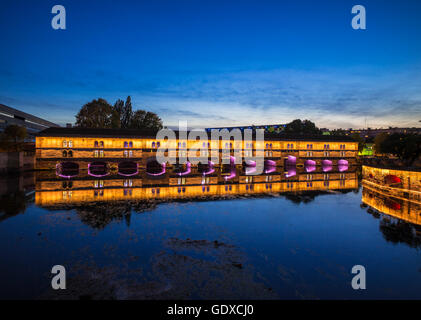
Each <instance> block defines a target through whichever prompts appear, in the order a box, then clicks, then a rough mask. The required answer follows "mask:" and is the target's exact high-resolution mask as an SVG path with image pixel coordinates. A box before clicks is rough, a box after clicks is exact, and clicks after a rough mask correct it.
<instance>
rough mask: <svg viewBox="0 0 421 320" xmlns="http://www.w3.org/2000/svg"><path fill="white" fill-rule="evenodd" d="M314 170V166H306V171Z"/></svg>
mask: <svg viewBox="0 0 421 320" xmlns="http://www.w3.org/2000/svg"><path fill="white" fill-rule="evenodd" d="M313 171H316V166H306V172H313Z"/></svg>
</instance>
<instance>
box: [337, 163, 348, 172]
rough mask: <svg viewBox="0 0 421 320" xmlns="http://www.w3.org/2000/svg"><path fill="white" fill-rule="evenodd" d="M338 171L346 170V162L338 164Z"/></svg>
mask: <svg viewBox="0 0 421 320" xmlns="http://www.w3.org/2000/svg"><path fill="white" fill-rule="evenodd" d="M338 169H339V172H344V171H347V170H348V164H339V165H338Z"/></svg>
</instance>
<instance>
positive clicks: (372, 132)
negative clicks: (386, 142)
mask: <svg viewBox="0 0 421 320" xmlns="http://www.w3.org/2000/svg"><path fill="white" fill-rule="evenodd" d="M355 133H357V134H359V135H360V137H362V138H365V139H372V138H375V137H376V136H377V135H378V134H380V133H387V134H393V133H403V134H421V128H392V127H391V128H387V129H370V128H368V129H355V130H354V129H348V130H345V134H346V135H352V134H355Z"/></svg>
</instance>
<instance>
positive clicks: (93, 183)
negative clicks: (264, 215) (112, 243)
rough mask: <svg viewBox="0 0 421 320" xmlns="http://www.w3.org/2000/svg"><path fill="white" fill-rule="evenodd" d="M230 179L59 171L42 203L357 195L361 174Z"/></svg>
mask: <svg viewBox="0 0 421 320" xmlns="http://www.w3.org/2000/svg"><path fill="white" fill-rule="evenodd" d="M227 177H228V176H226V175H224V171H223V170H218V171H215V172H213V173H211V174H209V175H203V173H201V172H199V171H198V170H193V171H192V172H191V174H190V175H188V176H183V177H181V176H179V175H178V174H177V173H168V174H166V175H165V176H163V177H160V178H159V179H156V178H155V177H153V176H149V175H148V174H146V173H143V174H140V175H138V176H136V177H125V176H121V175H119V174H116V173H113V174H110V175H108V176H105V177H102V178H98V177H92V176H89V175H87V174H85V175H79V176H77V177H75V178H72V179H63V178H60V177H58V176H56V175H55V173H54V172H39V173H38V176H37V179H36V197H35V199H36V204H37V205H40V206H46V207H48V206H60V205H81V204H89V203H97V202H102V201H105V202H107V201H110V202H112V201H143V200H152V199H157V200H162V201H166V200H177V199H205V198H208V197H210V198H215V197H216V198H218V197H221V198H224V197H227V196H228V197H231V196H237V195H264V194H273V193H296V192H307V191H330V190H352V189H356V188H358V178H357V175H356V172H355V170H353V169H350V170H349V171H347V172H339V171H334V170H332V171H329V172H328V173H327V172H323V170H316V171H315V172H312V173H308V172H306V170H305V169H299V170H298V171H294V172H291V171H284V170H282V169H277V170H276V171H273V172H271V173H267V174H262V175H259V176H252V175H248V174H247V172H246V171H245V170H242V169H241V168H237V169H236V170H235V171H234V172H232V173H231V174H230V176H229V177H230V178H229V179H228V178H227Z"/></svg>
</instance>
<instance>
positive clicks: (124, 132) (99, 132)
mask: <svg viewBox="0 0 421 320" xmlns="http://www.w3.org/2000/svg"><path fill="white" fill-rule="evenodd" d="M175 133H176V135H178V131H175ZM36 136H39V137H93V138H95V137H104V138H105V137H110V138H125V137H128V138H129V137H130V138H150V139H155V138H156V131H153V130H141V129H98V128H80V127H73V128H63V127H58V128H48V129H45V130H43V131H41V132H39V133H37V134H36ZM254 138H255V135H254V134H253V139H254ZM265 140H267V141H270V140H272V141H276V140H287V141H327V142H329V141H336V142H353V141H354V140H353V139H352V138H350V137H348V136H324V135H317V136H309V135H292V134H282V133H280V134H273V133H271V134H268V133H266V134H265Z"/></svg>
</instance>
